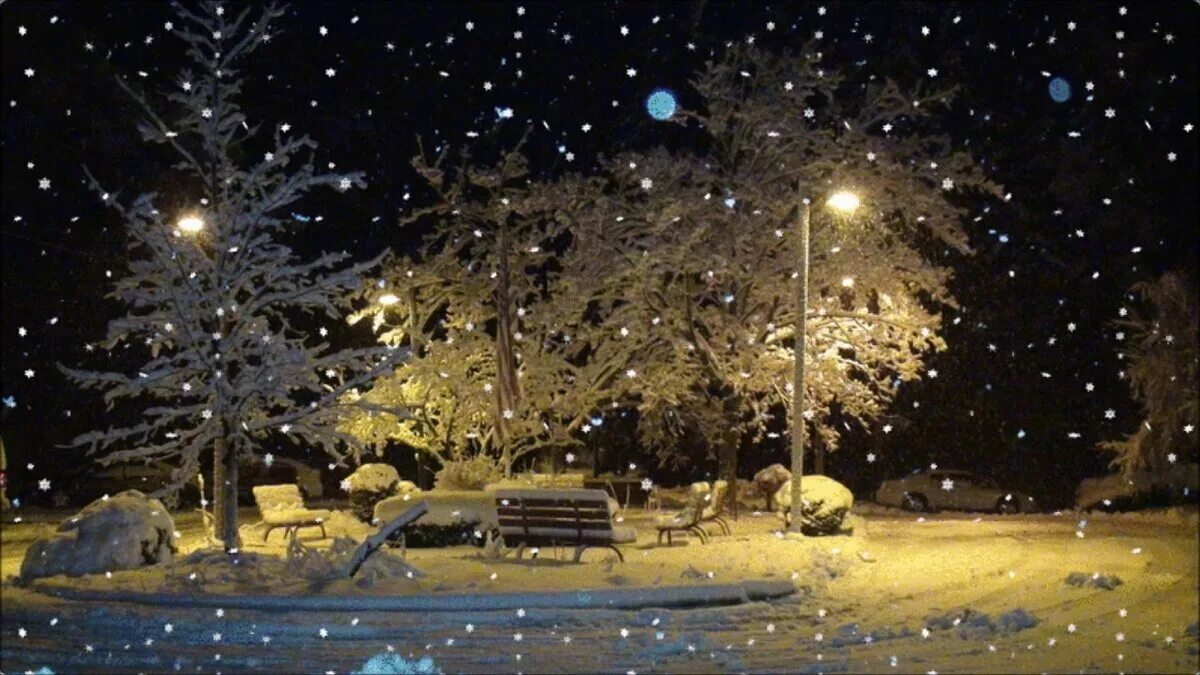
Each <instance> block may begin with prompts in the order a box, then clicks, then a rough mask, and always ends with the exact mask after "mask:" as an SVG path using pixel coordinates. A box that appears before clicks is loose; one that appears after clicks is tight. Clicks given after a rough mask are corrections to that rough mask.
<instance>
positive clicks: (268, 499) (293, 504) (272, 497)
mask: <svg viewBox="0 0 1200 675" xmlns="http://www.w3.org/2000/svg"><path fill="white" fill-rule="evenodd" d="M253 492H254V502H255V503H256V504H258V510H259V511H260V512H262V511H286V510H291V509H302V508H304V498H303V497H301V496H300V486H298V485H296V484H294V483H291V484H288V485H257V486H255V487H254V489H253Z"/></svg>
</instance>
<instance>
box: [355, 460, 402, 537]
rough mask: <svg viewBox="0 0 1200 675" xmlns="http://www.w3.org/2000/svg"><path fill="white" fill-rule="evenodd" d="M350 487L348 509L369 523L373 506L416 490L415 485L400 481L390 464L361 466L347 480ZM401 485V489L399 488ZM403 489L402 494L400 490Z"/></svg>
mask: <svg viewBox="0 0 1200 675" xmlns="http://www.w3.org/2000/svg"><path fill="white" fill-rule="evenodd" d="M347 480H348V481H349V486H350V507H351V509H353V511H354V515H356V516H358V518H359V519H360V520H362V521H363V522H367V523H369V522H371V517H372V514H373V513H374V511H375V505H376V504H378V503H379V502H381V501H383V500H384V499H387V498H388V497H392V496H395V495H397V494H407V493H410V492H412V491H414V490H416V485H414V484H413V483H411V482H409V481H401V480H400V473H399V472H397V471H396V467H394V466H392V465H391V464H363V465H362V466H360V467H358V469H357V470H356V471H355V472H354V473H352V474H350V477H349V478H348V479H347ZM401 483H403V484H404V485H403V488H401ZM402 489H403V492H401V490H402Z"/></svg>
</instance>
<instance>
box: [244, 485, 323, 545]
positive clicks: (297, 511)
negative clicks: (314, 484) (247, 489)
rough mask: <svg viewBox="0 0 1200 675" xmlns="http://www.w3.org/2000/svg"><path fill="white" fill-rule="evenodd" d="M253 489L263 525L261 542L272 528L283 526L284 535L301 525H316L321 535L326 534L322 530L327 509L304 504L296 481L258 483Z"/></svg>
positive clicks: (265, 539)
mask: <svg viewBox="0 0 1200 675" xmlns="http://www.w3.org/2000/svg"><path fill="white" fill-rule="evenodd" d="M253 492H254V501H255V502H256V503H257V504H258V512H259V513H260V514H261V515H262V520H263V524H264V525H266V529H265V530H264V531H263V542H264V543H265V542H266V541H267V537H268V536H270V534H271V530H274V529H276V528H280V527H282V528H283V534H284V537H287V536H288V535H289V533H290V534H295V533H296V531H297V530H299V529H300V528H302V527H319V528H321V538H322V539H324V538H326V537H327V536H328V535H327V534H325V521H326V520H329V516H330V513H329V511H325V510H317V509H308V508H305V507H304V498H303V497H301V496H300V487H299V486H298V485H296V484H294V483H292V484H287V485H258V486H255V487H254V490H253Z"/></svg>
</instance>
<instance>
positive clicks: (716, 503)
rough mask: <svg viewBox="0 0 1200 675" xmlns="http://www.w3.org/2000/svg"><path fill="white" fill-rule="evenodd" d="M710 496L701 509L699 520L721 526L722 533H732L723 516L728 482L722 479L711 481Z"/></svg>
mask: <svg viewBox="0 0 1200 675" xmlns="http://www.w3.org/2000/svg"><path fill="white" fill-rule="evenodd" d="M710 496H711V497H712V498H711V499H709V500H708V501H707V502H706V503H705V505H704V508H703V510H702V511H701V512H700V522H701V523H716V524H717V526H718V527H720V528H721V532H722V533H724V534H732V533H733V531H732V530H730V529H729V522H728V521H726V520H725V518H724V514H725V508H726V506H727V504H726V502H727V501H728V499H729V483H728V482H727V481H723V480H719V481H717V482H715V483H713V487H712V493H711V495H710Z"/></svg>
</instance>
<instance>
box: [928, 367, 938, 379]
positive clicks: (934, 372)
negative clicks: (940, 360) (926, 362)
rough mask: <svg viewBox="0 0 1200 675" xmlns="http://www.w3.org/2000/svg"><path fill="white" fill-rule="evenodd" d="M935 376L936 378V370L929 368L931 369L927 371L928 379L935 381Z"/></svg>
mask: <svg viewBox="0 0 1200 675" xmlns="http://www.w3.org/2000/svg"><path fill="white" fill-rule="evenodd" d="M937 376H938V371H937V369H936V368H931V369H930V370H929V377H930V378H931V379H937Z"/></svg>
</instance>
